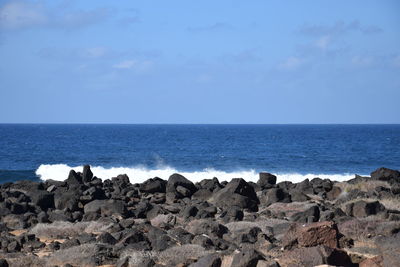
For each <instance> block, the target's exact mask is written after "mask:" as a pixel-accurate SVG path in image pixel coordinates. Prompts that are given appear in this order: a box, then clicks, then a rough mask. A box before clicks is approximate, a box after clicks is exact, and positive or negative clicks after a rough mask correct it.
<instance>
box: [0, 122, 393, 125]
mask: <svg viewBox="0 0 400 267" xmlns="http://www.w3.org/2000/svg"><path fill="white" fill-rule="evenodd" d="M7 124H9V125H400V123H376V122H371V123H174V122H173V123H169V122H163V123H158V122H155V123H153V122H150V123H123V122H0V125H7Z"/></svg>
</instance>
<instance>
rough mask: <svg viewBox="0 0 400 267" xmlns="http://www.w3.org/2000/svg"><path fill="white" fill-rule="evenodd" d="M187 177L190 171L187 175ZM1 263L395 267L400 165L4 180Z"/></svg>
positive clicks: (398, 262)
mask: <svg viewBox="0 0 400 267" xmlns="http://www.w3.org/2000/svg"><path fill="white" fill-rule="evenodd" d="M189 178H190V177H189ZM0 193H1V194H0V216H1V221H0V229H1V234H0V242H1V244H0V267H3V266H118V267H127V266H192V267H200V266H201V267H203V266H204V267H208V266H209V267H218V266H239V267H240V266H243V267H244V266H258V267H264V266H265V267H266V266H268V267H273V266H307V267H308V266H321V265H323V266H362V267H366V266H376V267H378V266H400V233H399V232H400V172H399V171H396V170H390V169H386V168H380V169H377V170H376V171H374V172H372V173H371V177H360V176H356V177H355V178H354V179H352V180H349V181H347V182H333V181H330V180H329V179H319V178H314V179H312V180H304V181H302V182H300V183H297V184H296V183H291V182H281V183H276V176H274V175H272V174H269V173H260V177H259V180H258V182H257V183H252V182H246V181H245V180H244V179H242V178H235V179H232V180H231V181H230V182H223V181H218V179H217V178H214V179H205V180H202V181H201V182H198V183H196V184H194V183H192V182H191V181H190V180H188V179H186V178H185V177H183V176H181V175H179V174H173V175H171V176H170V177H169V179H168V180H167V181H166V180H162V179H160V178H153V179H149V180H147V181H145V182H144V183H141V184H131V183H130V181H129V178H128V176H126V175H119V176H118V177H115V178H112V179H110V180H104V181H102V180H101V179H99V178H96V177H94V176H93V174H92V172H91V170H90V167H89V166H85V167H84V169H83V171H82V173H76V172H75V171H73V170H71V172H70V174H69V176H68V178H67V179H66V180H65V181H63V182H59V181H52V180H47V181H45V182H40V183H39V182H32V181H18V182H15V183H6V184H2V185H0Z"/></svg>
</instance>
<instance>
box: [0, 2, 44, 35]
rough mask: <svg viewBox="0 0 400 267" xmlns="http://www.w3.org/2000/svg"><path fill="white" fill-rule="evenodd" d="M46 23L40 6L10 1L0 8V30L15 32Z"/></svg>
mask: <svg viewBox="0 0 400 267" xmlns="http://www.w3.org/2000/svg"><path fill="white" fill-rule="evenodd" d="M46 23H48V16H47V14H46V12H45V8H44V7H43V6H42V5H41V4H37V3H29V2H23V1H11V2H8V3H6V4H5V5H4V6H2V7H1V8H0V28H2V29H7V30H15V29H21V28H27V27H32V26H37V25H44V24H46Z"/></svg>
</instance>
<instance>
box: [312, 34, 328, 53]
mask: <svg viewBox="0 0 400 267" xmlns="http://www.w3.org/2000/svg"><path fill="white" fill-rule="evenodd" d="M331 42H332V38H331V36H329V35H325V36H322V37H321V38H319V39H318V40H316V41H315V46H317V47H318V48H320V49H322V50H326V49H327V48H328V47H329V45H330V44H331Z"/></svg>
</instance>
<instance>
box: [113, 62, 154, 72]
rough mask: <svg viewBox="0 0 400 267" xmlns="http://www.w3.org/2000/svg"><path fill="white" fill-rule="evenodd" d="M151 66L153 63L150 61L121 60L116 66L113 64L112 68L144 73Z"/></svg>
mask: <svg viewBox="0 0 400 267" xmlns="http://www.w3.org/2000/svg"><path fill="white" fill-rule="evenodd" d="M152 66H153V62H152V61H150V60H143V61H141V60H123V61H120V62H118V63H116V64H114V65H113V66H112V67H113V68H114V69H121V70H123V69H127V70H128V69H133V70H137V71H146V70H148V69H149V68H151V67H152Z"/></svg>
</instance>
